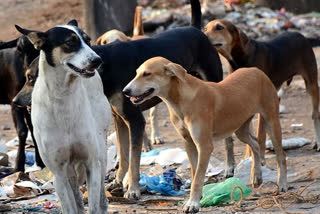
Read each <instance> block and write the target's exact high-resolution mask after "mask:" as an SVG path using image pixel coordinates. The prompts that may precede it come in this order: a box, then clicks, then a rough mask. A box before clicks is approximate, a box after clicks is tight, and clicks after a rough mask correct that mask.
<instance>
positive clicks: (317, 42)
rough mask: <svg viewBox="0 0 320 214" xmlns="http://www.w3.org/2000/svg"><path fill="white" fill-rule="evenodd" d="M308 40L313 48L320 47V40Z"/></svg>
mask: <svg viewBox="0 0 320 214" xmlns="http://www.w3.org/2000/svg"><path fill="white" fill-rule="evenodd" d="M307 40H308V41H309V42H310V44H311V46H312V47H318V46H320V39H315V38H307Z"/></svg>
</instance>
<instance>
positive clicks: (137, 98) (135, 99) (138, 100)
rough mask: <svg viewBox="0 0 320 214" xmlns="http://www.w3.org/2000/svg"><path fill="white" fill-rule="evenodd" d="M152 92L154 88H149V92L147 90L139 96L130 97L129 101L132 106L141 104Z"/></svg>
mask: <svg viewBox="0 0 320 214" xmlns="http://www.w3.org/2000/svg"><path fill="white" fill-rule="evenodd" d="M153 92H154V88H150V89H149V90H147V91H146V92H144V93H143V94H141V95H139V96H132V97H130V101H131V102H132V103H134V104H138V103H141V102H142V101H143V100H144V98H146V97H148V96H149V95H150V94H152V93H153Z"/></svg>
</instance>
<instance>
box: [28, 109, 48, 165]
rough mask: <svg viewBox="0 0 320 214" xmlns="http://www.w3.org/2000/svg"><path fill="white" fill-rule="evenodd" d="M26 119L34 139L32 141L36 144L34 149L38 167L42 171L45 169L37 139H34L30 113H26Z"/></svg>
mask: <svg viewBox="0 0 320 214" xmlns="http://www.w3.org/2000/svg"><path fill="white" fill-rule="evenodd" d="M25 118H26V122H27V125H28V128H29V131H30V133H31V137H32V140H33V143H34V148H35V157H36V163H37V166H39V167H41V168H42V169H43V168H44V167H45V165H44V163H43V161H42V159H41V157H40V154H39V149H38V144H37V142H36V139H35V138H34V134H33V126H32V122H31V115H30V114H29V113H26V114H25Z"/></svg>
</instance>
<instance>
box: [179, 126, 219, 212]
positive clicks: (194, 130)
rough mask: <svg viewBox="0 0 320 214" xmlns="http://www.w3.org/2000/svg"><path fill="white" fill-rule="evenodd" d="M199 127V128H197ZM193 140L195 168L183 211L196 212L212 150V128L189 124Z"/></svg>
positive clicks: (198, 207)
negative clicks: (195, 157) (196, 156)
mask: <svg viewBox="0 0 320 214" xmlns="http://www.w3.org/2000/svg"><path fill="white" fill-rule="evenodd" d="M199 129H200V130H199ZM188 130H190V135H191V137H192V139H193V142H194V143H195V145H196V148H197V151H198V162H197V169H196V171H195V175H194V178H193V180H192V185H191V192H190V198H189V200H188V201H187V202H186V203H185V204H184V206H183V211H184V212H186V213H196V212H198V211H199V210H200V199H201V196H202V187H203V183H204V177H205V173H206V171H207V168H208V163H209V160H210V155H211V153H212V151H213V144H212V143H213V142H212V137H211V136H210V135H211V133H212V131H211V130H212V129H211V130H210V128H209V127H208V129H206V128H203V129H201V127H199V126H198V125H197V124H191V125H190V126H189V128H188Z"/></svg>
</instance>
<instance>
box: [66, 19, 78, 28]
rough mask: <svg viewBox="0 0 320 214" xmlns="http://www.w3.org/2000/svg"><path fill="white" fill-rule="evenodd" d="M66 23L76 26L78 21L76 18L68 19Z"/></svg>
mask: <svg viewBox="0 0 320 214" xmlns="http://www.w3.org/2000/svg"><path fill="white" fill-rule="evenodd" d="M67 25H72V26H76V27H78V22H77V20H75V19H72V20H71V21H69V22H68V24H67Z"/></svg>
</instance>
